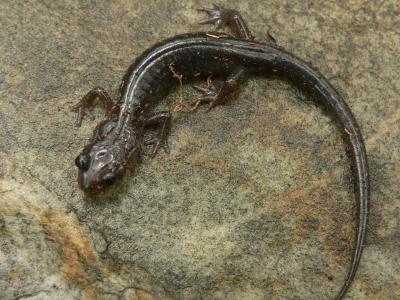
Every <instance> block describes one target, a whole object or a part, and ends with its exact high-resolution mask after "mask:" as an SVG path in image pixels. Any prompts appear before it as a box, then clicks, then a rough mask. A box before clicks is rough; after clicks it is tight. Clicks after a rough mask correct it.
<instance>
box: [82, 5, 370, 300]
mask: <svg viewBox="0 0 400 300" xmlns="http://www.w3.org/2000/svg"><path fill="white" fill-rule="evenodd" d="M200 11H203V12H205V13H207V14H208V15H209V19H207V20H205V21H203V22H202V24H215V26H216V29H217V30H218V29H221V28H223V27H225V26H229V27H230V28H231V29H232V31H233V32H234V33H235V34H236V35H237V37H238V38H233V37H230V36H228V35H226V34H221V33H193V34H186V35H180V36H176V37H174V38H172V39H170V40H167V41H163V42H161V43H159V44H157V45H155V46H153V47H152V48H150V49H149V50H147V51H146V52H145V53H143V55H142V56H140V57H139V58H138V59H137V60H136V61H135V62H134V63H133V64H132V65H131V66H130V67H129V69H128V71H127V73H126V75H125V76H124V78H123V81H122V84H121V88H120V92H121V97H120V99H118V101H117V102H116V103H114V102H113V101H112V100H111V98H110V97H109V95H108V94H107V93H106V92H105V91H104V90H103V89H101V88H94V89H93V90H91V91H90V92H89V93H88V94H87V95H86V96H85V97H84V98H83V99H82V100H81V101H80V102H79V103H78V104H77V105H76V106H75V107H74V110H75V111H77V112H78V121H77V123H78V125H80V123H81V121H82V118H83V117H84V115H85V114H87V113H89V108H90V107H91V106H92V105H93V100H94V99H96V98H98V99H100V100H101V101H102V102H103V103H104V105H105V107H106V109H107V120H106V121H103V122H101V123H100V124H99V125H98V126H97V128H96V130H95V132H94V136H93V139H92V142H91V144H89V145H87V146H86V147H85V148H84V149H83V151H82V152H81V154H80V155H79V156H78V157H77V158H76V160H75V163H76V165H77V166H78V168H79V185H80V187H81V188H82V189H83V190H84V191H85V192H87V193H94V192H99V191H103V190H105V189H106V188H107V187H108V186H110V185H113V184H114V183H115V182H117V180H118V179H119V178H121V177H122V176H123V175H124V173H125V170H126V169H128V168H131V167H132V165H133V163H134V162H135V161H136V159H137V157H138V155H139V153H140V150H141V148H142V146H143V145H146V144H151V145H153V146H154V148H153V156H154V155H155V154H156V153H157V151H158V150H159V149H160V148H164V149H165V150H166V151H168V145H167V134H168V131H169V127H170V121H171V116H170V113H169V112H167V111H164V112H158V113H155V114H151V113H150V111H151V109H152V107H154V105H155V104H156V103H158V102H159V101H160V100H162V99H163V98H164V97H165V95H166V94H167V92H168V91H169V88H170V87H171V86H172V85H173V83H174V82H175V81H176V75H177V74H179V75H181V76H183V78H184V79H185V81H186V80H190V79H193V78H195V77H198V76H203V77H208V78H210V74H212V75H213V76H214V77H216V78H219V79H218V80H216V81H214V82H211V81H210V80H207V84H203V85H200V86H195V88H196V89H197V90H198V91H200V92H201V94H202V96H201V97H199V98H198V99H197V100H195V101H194V102H193V103H192V104H191V106H189V107H188V108H187V109H188V110H192V111H193V110H195V109H196V108H197V107H198V106H199V105H200V104H203V103H206V104H208V109H212V108H213V107H215V106H217V105H220V104H224V103H225V102H226V101H228V100H229V99H231V98H233V96H234V94H235V91H236V90H237V86H238V84H239V83H240V81H241V80H242V79H243V78H244V77H247V76H249V75H258V76H264V77H269V76H275V75H277V76H280V77H281V78H283V79H286V80H287V81H289V82H291V83H292V84H294V85H296V86H297V87H299V88H300V89H301V90H303V91H304V92H306V93H307V94H309V95H311V96H313V97H314V98H315V99H316V100H317V101H318V102H320V103H321V104H322V105H323V106H325V107H326V108H327V110H328V111H329V112H330V113H331V114H332V115H333V117H334V118H335V119H336V120H337V121H338V123H339V124H340V126H341V128H342V130H343V131H344V132H345V133H346V137H347V138H346V140H347V142H348V143H349V145H350V146H351V150H352V154H353V159H354V164H355V166H356V168H357V172H356V174H355V175H356V179H357V180H356V196H357V198H358V203H359V223H358V227H357V235H356V245H355V250H354V253H353V258H352V262H351V267H350V270H349V272H348V274H347V277H346V280H345V282H344V284H343V286H342V287H341V289H340V291H339V293H338V294H337V296H336V298H335V299H336V300H338V299H342V298H343V297H344V295H345V294H346V292H347V290H348V289H349V287H350V284H351V282H352V280H353V278H354V276H355V274H356V271H357V268H358V264H359V261H360V258H361V252H362V247H363V243H364V239H365V229H366V222H367V206H368V199H369V179H368V164H367V158H366V153H365V147H364V143H363V139H362V136H361V132H360V129H359V127H358V125H357V122H356V121H355V119H354V117H353V115H352V113H351V111H350V109H349V108H348V106H347V105H346V103H345V102H344V100H343V99H342V97H341V96H340V95H339V94H338V93H337V91H336V90H335V89H334V88H333V87H332V86H331V85H330V84H329V82H328V81H327V80H326V79H325V78H324V77H323V76H322V75H321V74H320V73H319V72H318V71H316V70H314V69H313V68H312V67H311V66H309V65H308V64H307V63H305V62H304V61H302V60H300V59H298V58H296V57H294V56H293V55H292V54H290V53H288V52H286V51H285V50H283V49H281V48H279V47H278V46H276V43H275V40H274V39H273V38H272V37H271V36H270V35H268V40H267V41H266V42H264V43H260V42H256V41H255V39H254V37H253V35H252V34H251V32H250V31H249V29H248V27H247V25H246V23H245V22H244V20H243V18H242V17H241V15H240V14H239V13H238V12H237V11H235V10H227V9H224V8H222V7H218V6H214V8H213V9H200ZM148 126H159V127H160V130H159V133H158V135H157V136H156V137H155V138H154V139H152V140H150V141H147V142H144V141H143V139H142V135H143V130H144V129H145V128H146V127H148Z"/></svg>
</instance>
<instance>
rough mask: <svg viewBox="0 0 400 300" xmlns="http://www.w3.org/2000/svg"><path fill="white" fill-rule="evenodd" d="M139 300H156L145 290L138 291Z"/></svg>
mask: <svg viewBox="0 0 400 300" xmlns="http://www.w3.org/2000/svg"><path fill="white" fill-rule="evenodd" d="M136 297H137V300H156V298H154V296H153V295H151V294H150V293H148V292H146V291H143V290H136Z"/></svg>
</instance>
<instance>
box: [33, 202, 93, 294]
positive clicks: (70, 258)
mask: <svg viewBox="0 0 400 300" xmlns="http://www.w3.org/2000/svg"><path fill="white" fill-rule="evenodd" d="M66 217H67V214H66V211H65V210H64V209H53V210H45V211H42V212H40V218H41V224H42V226H43V227H44V228H45V230H46V231H47V232H48V233H49V235H51V236H52V237H53V239H54V240H55V242H56V243H57V244H58V246H59V254H60V259H61V261H62V271H63V275H64V278H65V279H66V280H67V281H68V282H71V283H73V284H76V285H77V286H79V287H80V288H81V289H82V290H83V294H84V296H85V299H88V300H91V299H96V297H95V291H94V290H93V289H92V288H90V278H89V276H88V274H87V269H88V268H97V267H96V266H95V257H94V252H93V249H92V247H91V245H90V244H89V242H88V241H87V240H86V239H85V238H84V236H83V232H82V230H81V228H80V227H79V225H78V224H77V222H76V221H75V220H72V222H71V221H70V222H68V221H69V220H68V219H67V218H66Z"/></svg>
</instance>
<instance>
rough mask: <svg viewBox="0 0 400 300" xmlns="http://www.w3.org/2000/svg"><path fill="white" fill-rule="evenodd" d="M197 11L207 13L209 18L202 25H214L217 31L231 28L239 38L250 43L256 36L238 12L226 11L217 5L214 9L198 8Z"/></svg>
mask: <svg viewBox="0 0 400 300" xmlns="http://www.w3.org/2000/svg"><path fill="white" fill-rule="evenodd" d="M197 10H198V11H201V12H205V13H206V14H207V15H208V17H209V18H208V19H206V20H203V21H201V22H200V24H214V25H215V30H216V31H218V30H220V29H222V28H224V27H229V28H230V29H231V30H232V31H233V32H234V33H235V35H236V36H237V37H239V38H242V39H245V40H250V41H252V40H254V36H253V35H252V34H251V32H250V30H249V28H248V27H247V24H246V22H245V21H244V19H243V17H242V16H241V14H240V13H239V12H238V11H236V10H233V9H225V8H223V7H221V6H218V5H215V4H214V7H213V8H198V9H197Z"/></svg>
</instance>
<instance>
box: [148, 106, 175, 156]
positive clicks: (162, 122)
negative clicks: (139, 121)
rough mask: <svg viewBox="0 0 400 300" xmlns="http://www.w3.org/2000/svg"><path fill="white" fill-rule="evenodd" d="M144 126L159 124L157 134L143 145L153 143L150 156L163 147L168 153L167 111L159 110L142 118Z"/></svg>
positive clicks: (168, 121)
mask: <svg viewBox="0 0 400 300" xmlns="http://www.w3.org/2000/svg"><path fill="white" fill-rule="evenodd" d="M144 126H145V127H150V126H160V130H159V132H158V135H157V136H156V137H154V138H152V139H150V140H148V141H146V142H145V145H153V146H154V147H153V151H152V153H151V157H152V158H153V157H154V156H155V155H156V154H157V152H158V150H159V149H160V148H164V150H165V152H166V153H169V147H168V133H169V129H170V127H171V114H170V112H169V111H161V112H158V113H155V114H154V115H152V116H150V117H148V118H146V119H145V120H144Z"/></svg>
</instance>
